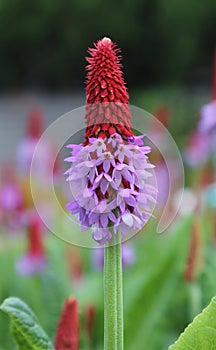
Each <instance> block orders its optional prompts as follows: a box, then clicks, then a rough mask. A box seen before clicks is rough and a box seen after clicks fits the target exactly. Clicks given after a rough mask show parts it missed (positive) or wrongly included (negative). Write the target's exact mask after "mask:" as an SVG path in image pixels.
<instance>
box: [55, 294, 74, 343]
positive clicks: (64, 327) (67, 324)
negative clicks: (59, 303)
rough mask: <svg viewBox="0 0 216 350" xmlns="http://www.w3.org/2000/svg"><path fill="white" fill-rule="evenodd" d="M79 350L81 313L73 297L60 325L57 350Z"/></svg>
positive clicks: (67, 302) (57, 333) (67, 305)
mask: <svg viewBox="0 0 216 350" xmlns="http://www.w3.org/2000/svg"><path fill="white" fill-rule="evenodd" d="M78 349H79V313H78V303H77V300H76V299H75V298H73V297H70V298H68V299H67V300H66V301H65V303H64V306H63V310H62V313H61V316H60V320H59V323H58V327H57V331H56V338H55V350H78Z"/></svg>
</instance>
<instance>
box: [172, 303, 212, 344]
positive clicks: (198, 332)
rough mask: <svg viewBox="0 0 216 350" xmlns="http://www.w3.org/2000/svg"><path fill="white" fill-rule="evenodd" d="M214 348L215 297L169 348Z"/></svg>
mask: <svg viewBox="0 0 216 350" xmlns="http://www.w3.org/2000/svg"><path fill="white" fill-rule="evenodd" d="M215 348H216V297H214V298H213V299H212V300H211V303H210V304H209V305H208V307H207V308H205V309H204V310H203V312H202V313H201V314H200V315H198V316H196V317H195V319H194V321H193V322H192V323H191V324H190V325H189V326H188V327H187V328H186V329H185V331H184V333H182V334H181V335H180V337H179V339H178V340H177V341H176V342H175V344H173V345H171V346H170V347H169V350H191V349H193V350H214V349H215Z"/></svg>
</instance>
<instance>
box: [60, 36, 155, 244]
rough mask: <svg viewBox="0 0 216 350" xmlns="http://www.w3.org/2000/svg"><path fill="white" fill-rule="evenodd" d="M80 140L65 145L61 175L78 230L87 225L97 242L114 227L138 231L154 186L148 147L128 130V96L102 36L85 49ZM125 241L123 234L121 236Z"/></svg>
mask: <svg viewBox="0 0 216 350" xmlns="http://www.w3.org/2000/svg"><path fill="white" fill-rule="evenodd" d="M89 52H90V54H91V57H90V58H89V59H88V61H89V63H90V64H89V66H88V67H87V69H88V74H87V88H86V90H87V106H86V115H85V118H86V124H87V129H86V135H85V138H86V140H85V142H84V143H83V144H80V145H69V146H68V147H69V148H72V152H71V157H69V158H67V159H66V160H67V161H68V162H70V163H72V166H71V167H70V168H69V169H68V171H67V172H66V174H67V175H68V178H67V180H68V181H69V183H70V188H71V191H72V195H73V200H72V201H71V202H70V203H69V204H68V205H67V208H68V210H70V211H71V212H72V214H77V215H78V220H79V222H80V223H81V228H82V230H88V229H89V228H93V232H92V236H93V238H94V240H95V241H96V242H98V243H99V244H105V243H106V242H108V241H110V240H111V239H112V237H113V234H115V233H116V232H117V231H120V233H121V236H122V237H126V236H128V234H129V235H132V234H134V233H136V232H137V231H138V230H140V229H141V228H142V227H143V226H144V224H145V223H146V222H147V221H148V219H149V217H150V216H151V208H150V203H151V202H153V203H155V195H156V189H155V187H154V186H152V185H151V184H150V183H149V180H148V178H149V177H150V176H151V174H150V172H149V170H150V169H151V168H152V167H153V166H152V165H151V164H150V163H149V162H148V156H147V155H148V153H149V152H150V148H149V147H148V146H144V144H143V141H142V138H143V135H141V136H135V135H134V134H133V133H132V131H131V126H130V119H131V114H130V110H129V105H128V94H127V91H126V87H125V83H124V80H123V78H122V72H121V70H120V63H119V57H118V56H117V53H118V50H117V49H116V47H115V45H114V44H113V43H112V42H111V40H110V39H107V38H104V39H102V40H100V41H98V42H97V43H96V44H95V48H94V49H90V50H89ZM125 239H126V238H125Z"/></svg>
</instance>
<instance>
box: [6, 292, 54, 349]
mask: <svg viewBox="0 0 216 350" xmlns="http://www.w3.org/2000/svg"><path fill="white" fill-rule="evenodd" d="M0 310H2V311H3V312H5V313H6V314H8V316H9V317H10V319H11V323H12V334H13V336H14V339H15V341H16V343H17V346H18V349H20V350H53V346H52V344H51V342H50V340H49V338H48V337H47V335H46V333H45V332H44V330H43V329H42V328H41V326H40V325H39V324H38V320H37V318H36V316H35V315H34V313H33V312H32V310H31V309H30V308H29V307H28V305H26V304H25V303H24V302H23V301H21V300H20V299H18V298H14V297H11V298H8V299H6V300H4V302H3V304H2V305H1V306H0Z"/></svg>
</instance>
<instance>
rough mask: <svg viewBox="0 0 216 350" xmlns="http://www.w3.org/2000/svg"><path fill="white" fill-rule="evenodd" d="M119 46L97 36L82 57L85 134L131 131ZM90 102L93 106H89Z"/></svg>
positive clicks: (100, 134)
mask: <svg viewBox="0 0 216 350" xmlns="http://www.w3.org/2000/svg"><path fill="white" fill-rule="evenodd" d="M119 51H120V50H119V49H118V48H117V47H116V45H115V44H114V43H113V42H112V41H111V40H110V39H109V38H103V39H102V40H99V41H98V42H97V43H96V44H95V47H94V48H90V49H89V50H88V52H89V54H90V56H91V57H87V58H86V60H87V62H88V63H89V65H88V66H87V70H88V74H87V80H86V100H87V107H86V116H85V118H86V125H87V130H86V137H97V136H100V137H102V138H105V137H106V136H107V137H109V136H110V135H112V134H114V133H116V132H120V134H121V135H122V136H125V137H128V136H131V135H132V131H131V125H130V119H131V114H130V110H129V108H128V106H127V105H128V103H129V95H128V93H127V89H126V86H125V82H124V79H123V73H122V70H121V67H122V65H121V63H120V60H121V57H120V56H119V55H118V53H119ZM92 105H93V106H92Z"/></svg>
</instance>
